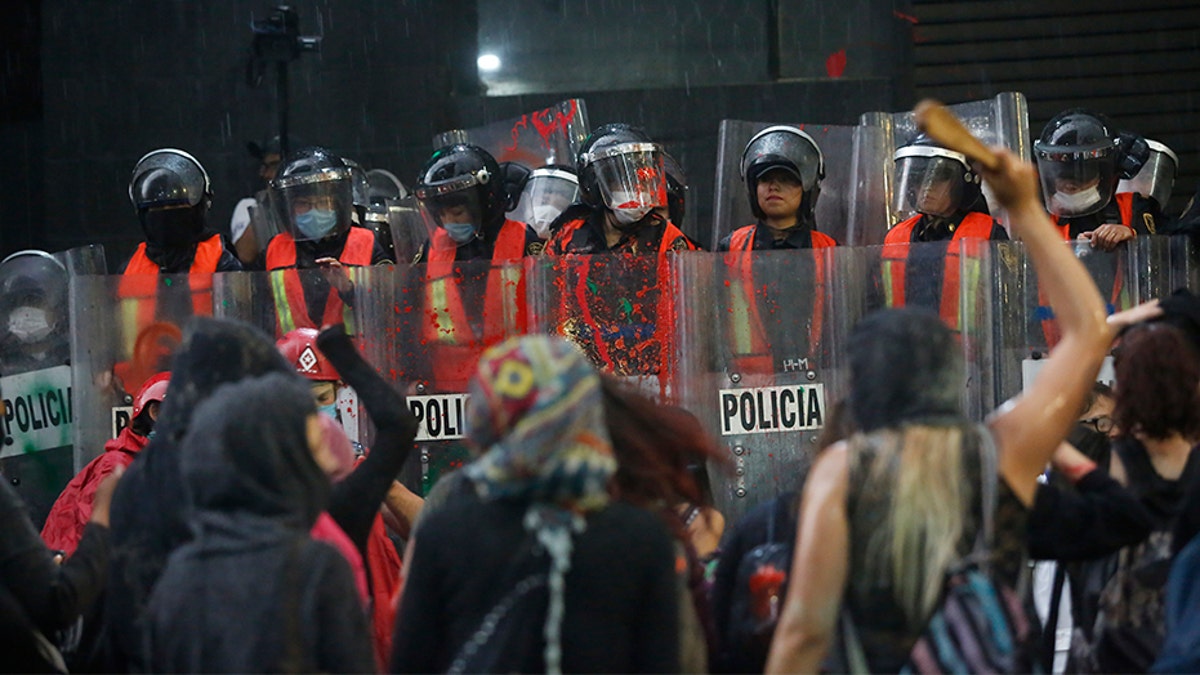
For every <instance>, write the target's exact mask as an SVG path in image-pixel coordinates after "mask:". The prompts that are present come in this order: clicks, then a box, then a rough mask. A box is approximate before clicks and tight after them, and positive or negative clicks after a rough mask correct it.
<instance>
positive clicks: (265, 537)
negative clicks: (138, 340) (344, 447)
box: [147, 373, 374, 672]
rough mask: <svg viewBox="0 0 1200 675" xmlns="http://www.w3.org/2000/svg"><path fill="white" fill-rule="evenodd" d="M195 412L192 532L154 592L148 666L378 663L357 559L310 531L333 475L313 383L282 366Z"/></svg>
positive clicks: (186, 470) (189, 458) (257, 668)
mask: <svg viewBox="0 0 1200 675" xmlns="http://www.w3.org/2000/svg"><path fill="white" fill-rule="evenodd" d="M193 419H194V422H195V423H194V424H193V425H192V427H191V431H190V432H189V433H188V435H187V437H186V438H185V439H184V441H183V444H182V448H183V453H182V460H181V464H182V471H183V483H184V487H185V489H186V490H187V492H188V498H189V500H190V503H191V504H192V506H193V511H192V514H191V518H190V519H189V526H190V528H191V530H192V532H193V534H194V537H195V538H194V539H193V540H192V541H190V542H189V543H187V544H185V545H183V546H181V547H180V548H179V549H177V550H176V551H175V552H174V553H173V554H172V555H171V557H170V559H169V561H168V563H167V568H166V570H165V571H164V572H163V575H162V578H161V579H160V580H159V582H158V584H157V585H156V587H155V589H154V593H153V595H152V596H151V599H150V603H149V606H148V612H147V626H148V631H147V633H148V636H149V642H150V666H151V669H152V670H154V671H159V672H271V671H274V672H318V671H319V672H368V671H371V670H373V668H374V659H373V653H372V651H371V644H370V641H369V639H368V635H367V626H366V617H365V615H364V614H363V611H362V606H361V605H360V604H359V601H358V597H357V595H356V594H355V592H354V581H353V578H352V576H351V572H350V567H349V566H348V565H347V564H346V562H345V560H344V559H343V558H342V557H341V554H340V553H338V551H337V550H336V549H334V548H333V547H331V546H329V545H327V544H325V543H321V542H316V541H313V540H312V538H311V537H310V536H309V530H310V529H311V528H312V526H313V523H314V522H315V521H316V518H317V516H318V515H319V514H320V512H321V511H322V510H323V509H324V508H325V507H326V506H327V504H328V501H329V492H330V484H329V480H328V479H327V478H326V477H325V474H324V473H323V472H322V471H321V468H320V467H319V466H317V463H316V461H315V460H314V459H313V453H312V450H311V448H312V446H314V445H316V444H318V443H320V442H321V441H320V440H319V439H321V438H322V436H321V434H320V432H319V429H320V427H319V424H318V422H317V417H316V407H315V405H314V403H313V400H312V395H311V393H310V392H309V391H308V388H307V387H305V386H304V385H303V383H302V382H301V381H300V380H299V378H297V377H296V376H295V375H284V374H275V373H273V374H270V375H265V376H263V377H260V378H255V379H251V380H246V381H242V382H239V383H237V384H231V385H225V386H223V387H221V388H220V389H218V390H217V392H215V393H214V395H213V396H212V397H211V398H209V399H208V400H207V401H205V402H204V403H203V404H201V405H200V407H199V408H198V409H197V410H196V413H195V415H194V418H193Z"/></svg>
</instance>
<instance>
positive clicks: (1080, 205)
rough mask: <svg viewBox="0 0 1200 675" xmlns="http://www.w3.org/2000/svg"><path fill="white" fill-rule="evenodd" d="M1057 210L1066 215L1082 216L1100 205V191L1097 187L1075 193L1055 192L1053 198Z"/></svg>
mask: <svg viewBox="0 0 1200 675" xmlns="http://www.w3.org/2000/svg"><path fill="white" fill-rule="evenodd" d="M1051 201H1052V202H1053V203H1054V206H1055V208H1056V209H1057V210H1058V211H1059V212H1061V213H1065V214H1081V213H1084V212H1085V211H1087V210H1089V209H1091V208H1092V207H1094V206H1095V205H1096V204H1098V203H1100V190H1099V188H1098V187H1097V186H1095V185H1093V186H1092V187H1090V188H1088V189H1086V190H1081V191H1079V192H1075V193H1069V192H1055V193H1054V197H1052V198H1051Z"/></svg>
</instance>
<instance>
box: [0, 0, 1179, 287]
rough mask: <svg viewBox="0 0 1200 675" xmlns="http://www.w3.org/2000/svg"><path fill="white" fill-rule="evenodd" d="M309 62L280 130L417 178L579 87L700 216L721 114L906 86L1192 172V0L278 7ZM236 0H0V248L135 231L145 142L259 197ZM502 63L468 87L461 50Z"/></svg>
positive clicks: (754, 114)
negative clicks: (130, 192) (672, 177)
mask: <svg viewBox="0 0 1200 675" xmlns="http://www.w3.org/2000/svg"><path fill="white" fill-rule="evenodd" d="M292 4H293V6H294V7H295V8H296V9H297V11H298V12H299V14H300V23H301V29H302V31H303V32H305V33H322V34H323V35H324V44H323V46H322V50H321V52H320V53H319V54H307V55H305V56H303V57H302V58H301V59H300V60H299V61H298V62H296V63H295V64H294V65H293V66H292V67H291V71H290V72H291V81H292V88H291V94H292V99H291V106H290V109H291V125H292V132H293V133H294V134H295V135H296V136H298V137H300V138H302V139H303V140H305V141H307V142H310V143H321V144H324V145H328V146H330V147H332V148H334V149H335V150H337V151H338V152H340V153H342V154H343V155H345V156H348V157H352V158H354V159H356V160H358V161H359V162H360V163H362V164H363V165H364V166H366V167H367V168H375V167H380V168H387V169H390V170H392V171H393V172H395V173H396V174H397V175H398V176H400V177H401V179H402V180H404V181H406V182H411V180H412V179H413V177H414V176H415V175H416V172H417V170H418V169H419V168H420V166H421V164H422V163H423V162H424V160H425V159H426V158H427V157H428V155H429V154H430V152H431V150H432V147H431V144H430V139H431V138H432V136H433V135H434V134H435V133H437V132H440V131H444V130H447V129H451V128H465V127H467V128H469V127H473V126H478V125H481V124H484V123H487V122H490V121H494V120H497V119H502V118H506V117H513V116H516V115H518V114H519V113H522V112H527V111H530V110H534V109H536V108H540V107H543V106H546V105H549V104H551V103H554V102H556V101H559V100H563V99H565V98H569V97H571V96H580V97H582V98H584V99H585V100H586V102H587V106H588V112H589V117H590V120H591V122H592V123H593V125H598V124H602V123H605V122H612V121H628V122H633V123H636V124H639V125H641V126H644V127H645V128H646V129H647V130H648V131H649V132H650V134H651V135H652V136H654V137H655V138H656V140H659V141H660V142H663V143H665V144H666V145H667V147H668V149H669V150H670V151H671V152H672V153H673V154H674V155H676V157H678V158H679V159H680V160H681V162H682V163H683V165H684V167H685V169H686V170H687V172H688V174H689V177H690V182H691V184H692V197H691V201H690V203H689V208H691V209H695V211H696V212H697V214H698V215H699V216H700V218H701V220H703V219H704V218H705V217H706V216H707V215H708V214H709V213H711V210H712V183H713V175H714V172H715V161H716V145H717V143H716V134H717V127H718V124H719V122H720V120H721V119H725V118H734V119H747V120H761V121H782V120H804V121H811V122H813V123H826V124H854V123H857V121H858V116H859V114H860V113H863V112H867V111H872V110H892V111H897V110H903V109H907V108H909V107H911V105H912V104H913V103H914V102H915V101H916V100H917V99H918V98H920V97H923V96H936V97H938V98H940V99H943V100H945V101H948V102H959V101H964V100H976V99H982V98H987V97H990V96H993V95H994V94H996V93H998V92H1001V91H1021V92H1024V93H1025V94H1026V96H1027V97H1028V99H1029V109H1030V125H1031V127H1032V128H1033V131H1034V133H1035V134H1036V133H1037V132H1038V131H1039V130H1040V129H1041V127H1042V125H1043V124H1044V123H1045V121H1046V120H1047V119H1049V118H1050V117H1051V116H1052V115H1053V114H1055V113H1056V112H1058V111H1059V110H1062V109H1064V108H1068V107H1073V106H1076V105H1082V106H1086V107H1091V108H1095V109H1097V110H1101V111H1104V112H1106V113H1108V114H1109V115H1110V116H1111V117H1113V118H1114V119H1115V120H1116V122H1117V123H1118V125H1119V126H1120V127H1122V128H1127V129H1130V130H1134V131H1138V132H1141V133H1143V134H1145V135H1146V136H1148V137H1150V138H1153V139H1156V140H1159V141H1161V142H1164V143H1166V144H1168V145H1169V146H1170V147H1172V148H1173V149H1174V150H1175V151H1176V152H1177V153H1178V154H1179V156H1180V163H1181V170H1180V178H1179V180H1177V182H1176V190H1175V198H1174V199H1173V200H1172V203H1171V205H1170V209H1171V210H1173V211H1176V212H1177V211H1178V210H1179V209H1180V208H1181V207H1182V205H1183V202H1184V201H1185V200H1186V199H1187V197H1188V196H1190V194H1191V193H1192V192H1194V190H1195V187H1196V181H1197V176H1198V175H1200V171H1198V168H1200V153H1198V151H1197V149H1198V147H1200V117H1198V116H1197V112H1198V110H1197V109H1198V108H1200V49H1198V47H1200V45H1198V40H1200V7H1198V6H1197V3H1195V2H1194V1H1193V0H1175V1H1167V0H1157V1H1156V0H1147V1H1145V2H1142V3H1136V4H1137V6H1136V7H1135V3H1130V2H1127V1H1126V0H1120V1H1117V0H1092V2H1089V3H1076V2H1068V1H1066V0H1037V1H1033V0H990V1H983V0H977V1H973V2H924V1H920V0H914V1H911V2H887V1H884V0H847V1H844V2H837V3H833V2H824V1H821V0H759V1H748V0H741V1H731V0H701V1H699V2H679V1H678V0H440V1H437V2H434V1H431V0H407V1H401V0H386V1H385V0H314V1H306V2H296V3H292ZM270 7H271V3H269V2H264V1H249V0H211V1H206V2H198V1H185V0H105V1H103V2H102V1H100V0H95V1H78V0H76V1H67V0H42V1H40V2H39V1H36V0H6V2H4V3H0V34H2V35H3V39H2V40H0V44H2V47H0V48H2V49H3V66H2V67H0V143H2V146H0V147H3V148H4V150H5V154H6V156H7V158H8V163H9V166H10V169H9V171H8V172H7V175H6V176H5V180H3V181H0V253H4V254H7V253H9V252H11V251H14V250H18V249H21V248H31V247H32V248H43V249H48V250H60V249H64V248H69V247H72V246H77V245H81V244H85V243H102V244H104V245H105V247H106V249H107V251H108V260H109V265H110V267H114V268H115V267H116V266H118V265H120V264H121V263H122V261H123V260H124V259H125V258H126V257H127V256H128V255H129V253H130V252H132V249H133V247H134V245H135V244H136V243H137V241H138V240H139V239H140V232H139V229H138V226H137V221H136V217H135V216H134V214H133V211H132V207H131V206H130V205H129V201H128V197H127V194H126V189H127V181H128V178H129V172H130V170H131V169H132V168H133V165H134V163H135V162H136V161H137V159H138V158H139V157H140V156H141V155H142V154H144V153H145V152H147V151H149V150H152V149H154V148H158V147H164V146H170V147H179V148H182V149H185V150H188V151H189V152H191V153H193V154H194V155H196V156H197V157H198V158H199V159H200V160H201V162H202V163H203V164H204V165H205V167H206V168H207V169H208V171H209V173H210V175H211V176H212V180H213V184H214V190H215V193H216V199H215V202H214V205H213V210H212V214H211V217H212V223H213V224H214V225H218V226H220V227H226V226H227V223H228V219H229V214H230V212H231V210H232V208H233V204H234V203H235V202H236V201H237V199H239V198H240V197H242V196H244V195H246V194H248V193H250V192H251V191H252V190H253V189H255V188H256V176H255V169H256V164H255V161H254V160H253V159H251V158H250V157H249V155H248V154H247V152H246V149H245V146H246V142H247V141H261V140H263V139H265V138H267V137H269V136H270V135H272V134H273V133H274V132H275V129H276V111H275V93H274V87H273V83H274V76H273V74H271V73H268V74H267V75H266V77H265V78H264V80H263V84H262V86H259V87H257V88H255V87H251V86H249V85H248V84H247V73H246V62H247V58H248V56H249V54H250V44H251V32H250V18H251V15H255V16H257V17H259V18H261V17H263V16H265V15H266V14H267V13H268V11H269V9H270ZM489 52H490V53H495V54H497V55H499V56H500V57H501V59H502V62H503V65H502V68H501V70H500V71H498V72H497V73H495V74H488V75H486V76H485V77H484V78H483V79H481V78H480V74H479V73H478V72H477V70H476V65H475V60H476V57H477V56H478V55H479V54H481V53H489Z"/></svg>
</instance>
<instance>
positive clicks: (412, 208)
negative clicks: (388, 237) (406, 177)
mask: <svg viewBox="0 0 1200 675" xmlns="http://www.w3.org/2000/svg"><path fill="white" fill-rule="evenodd" d="M387 219H388V227H389V228H390V229H391V231H392V248H393V250H394V251H395V252H396V262H397V263H398V264H406V263H410V262H412V261H413V259H414V258H416V255H417V252H419V251H420V250H421V247H422V246H424V245H425V242H427V241H429V230H428V229H426V227H425V222H424V221H423V220H422V219H421V211H420V209H419V208H418V207H417V198H416V197H413V196H408V197H405V198H403V199H401V200H399V201H397V202H396V203H394V204H388V215H387Z"/></svg>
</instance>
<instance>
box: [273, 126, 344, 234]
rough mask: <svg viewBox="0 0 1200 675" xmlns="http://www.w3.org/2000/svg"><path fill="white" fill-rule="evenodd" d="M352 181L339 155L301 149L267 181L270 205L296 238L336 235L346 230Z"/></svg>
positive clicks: (310, 148)
mask: <svg viewBox="0 0 1200 675" xmlns="http://www.w3.org/2000/svg"><path fill="white" fill-rule="evenodd" d="M353 183H354V176H353V171H352V170H351V168H350V167H349V166H347V165H346V162H345V161H344V160H343V159H342V158H341V157H338V156H337V155H335V154H333V153H331V152H330V151H329V150H326V149H325V148H321V147H308V148H303V149H301V150H297V151H296V152H294V153H293V154H292V155H291V156H289V157H288V158H287V161H286V162H284V164H283V166H281V167H280V168H279V173H278V174H277V175H276V176H275V180H273V181H271V199H272V205H273V208H274V209H275V213H276V215H277V216H278V218H279V222H281V223H284V224H285V225H286V227H287V229H288V232H289V233H290V234H291V235H292V237H293V238H295V239H296V240H297V241H316V240H320V239H325V238H326V237H333V236H338V235H341V234H344V233H345V232H347V231H348V230H349V229H350V223H351V220H352V219H351V213H352V212H353V209H354V188H353Z"/></svg>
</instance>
